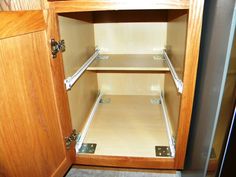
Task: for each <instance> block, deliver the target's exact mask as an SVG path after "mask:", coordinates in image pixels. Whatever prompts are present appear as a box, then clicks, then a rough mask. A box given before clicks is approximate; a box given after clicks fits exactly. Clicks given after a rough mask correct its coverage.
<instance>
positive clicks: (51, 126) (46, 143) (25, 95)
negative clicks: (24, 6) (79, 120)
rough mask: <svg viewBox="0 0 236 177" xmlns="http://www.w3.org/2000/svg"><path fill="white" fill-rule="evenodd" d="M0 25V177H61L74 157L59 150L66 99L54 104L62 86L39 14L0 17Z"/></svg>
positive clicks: (67, 127) (66, 122) (66, 123)
mask: <svg viewBox="0 0 236 177" xmlns="http://www.w3.org/2000/svg"><path fill="white" fill-rule="evenodd" d="M0 19H1V22H0V51H1V52H0V75H1V79H0V87H1V91H0V176H4V177H12V176H17V177H27V176H34V177H43V176H45V177H46V176H63V175H64V174H65V172H66V171H67V170H68V168H69V167H70V166H71V164H72V161H73V158H75V152H74V150H73V148H70V150H67V149H66V146H65V136H69V135H70V133H71V131H72V128H71V122H70V114H69V109H68V105H67V104H68V103H67V102H66V101H65V102H63V99H65V96H66V95H65V94H63V93H62V96H61V97H60V99H59V98H58V95H59V92H63V90H64V88H63V82H62V83H61V85H60V86H58V84H57V83H59V81H57V80H56V77H59V76H60V75H61V74H57V75H56V74H55V72H60V70H59V71H55V65H54V64H53V63H52V62H54V61H56V59H55V60H54V59H52V58H51V56H50V50H49V45H48V44H49V42H48V38H47V32H46V27H47V25H46V23H45V19H44V14H43V11H41V10H37V11H18V12H17V11H15V12H13V11H12V12H0ZM54 74H55V75H54ZM58 80H60V78H58ZM56 87H57V88H56ZM63 104H64V106H63Z"/></svg>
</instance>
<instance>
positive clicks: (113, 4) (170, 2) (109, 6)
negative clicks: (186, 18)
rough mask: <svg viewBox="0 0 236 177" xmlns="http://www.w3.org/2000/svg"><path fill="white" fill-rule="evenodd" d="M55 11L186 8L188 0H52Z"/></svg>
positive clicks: (50, 4) (50, 3) (51, 5)
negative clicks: (134, 0)
mask: <svg viewBox="0 0 236 177" xmlns="http://www.w3.org/2000/svg"><path fill="white" fill-rule="evenodd" d="M49 6H50V7H51V8H55V11H56V13H62V12H79V11H99V10H100V11H102V10H141V9H188V8H189V0H181V1H179V0H165V1H158V0H157V1H137V2H135V3H134V2H133V1H125V0H112V1H107V0H88V1H78V0H71V1H53V2H49Z"/></svg>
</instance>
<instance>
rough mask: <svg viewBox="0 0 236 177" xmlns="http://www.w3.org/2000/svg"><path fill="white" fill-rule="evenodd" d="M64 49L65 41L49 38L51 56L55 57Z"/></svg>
mask: <svg viewBox="0 0 236 177" xmlns="http://www.w3.org/2000/svg"><path fill="white" fill-rule="evenodd" d="M65 49H66V47H65V41H64V40H60V41H58V42H57V41H55V39H51V50H52V58H56V57H57V53H58V52H64V51H65Z"/></svg>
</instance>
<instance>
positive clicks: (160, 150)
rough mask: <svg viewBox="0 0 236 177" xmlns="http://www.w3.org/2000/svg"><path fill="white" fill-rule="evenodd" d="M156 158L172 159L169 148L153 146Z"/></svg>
mask: <svg viewBox="0 0 236 177" xmlns="http://www.w3.org/2000/svg"><path fill="white" fill-rule="evenodd" d="M155 150H156V156H157V157H172V156H171V152H170V147H169V146H155Z"/></svg>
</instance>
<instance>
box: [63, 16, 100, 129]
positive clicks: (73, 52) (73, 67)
mask: <svg viewBox="0 0 236 177" xmlns="http://www.w3.org/2000/svg"><path fill="white" fill-rule="evenodd" d="M59 24H60V34H61V39H64V40H65V44H66V51H65V52H64V53H63V62H64V69H65V77H68V76H71V75H73V74H74V73H75V72H76V71H77V69H79V67H81V66H82V65H83V64H84V63H85V62H86V60H87V59H88V58H89V57H90V55H92V54H93V52H94V31H93V24H91V23H87V22H83V21H79V20H74V19H70V18H66V17H59ZM97 90H98V89H97V76H96V74H95V73H92V72H88V71H86V72H85V73H84V74H83V75H82V76H81V77H80V79H79V80H78V81H77V82H76V83H75V85H74V86H73V87H72V89H71V90H70V91H68V92H67V93H68V98H69V105H70V111H71V119H72V126H73V128H75V129H77V130H80V129H81V128H82V125H83V122H84V121H85V118H86V117H87V115H88V114H89V112H90V109H91V108H92V105H93V104H94V102H95V100H96V97H97Z"/></svg>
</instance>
